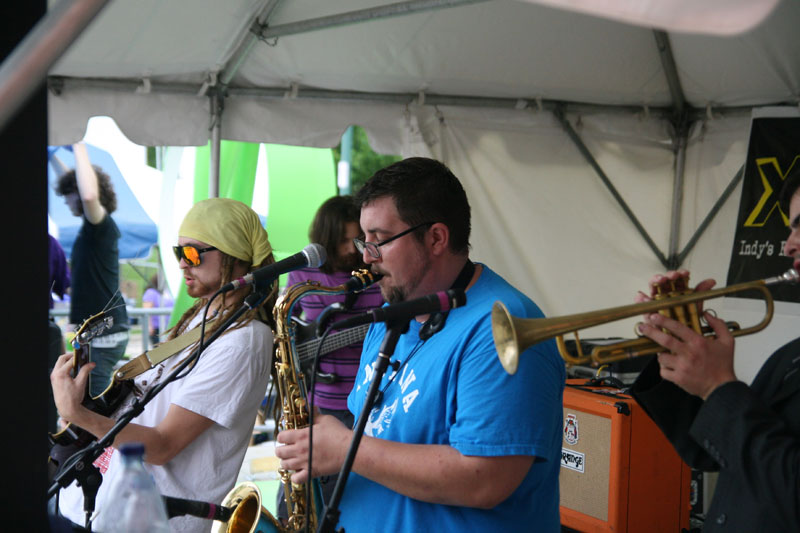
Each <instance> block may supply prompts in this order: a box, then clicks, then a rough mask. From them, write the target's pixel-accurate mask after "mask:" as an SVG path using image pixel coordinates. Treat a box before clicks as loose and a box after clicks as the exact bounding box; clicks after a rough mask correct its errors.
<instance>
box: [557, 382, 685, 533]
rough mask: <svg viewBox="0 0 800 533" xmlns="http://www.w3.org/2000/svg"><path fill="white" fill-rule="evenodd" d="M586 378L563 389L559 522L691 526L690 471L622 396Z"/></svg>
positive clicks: (634, 528)
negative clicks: (592, 383)
mask: <svg viewBox="0 0 800 533" xmlns="http://www.w3.org/2000/svg"><path fill="white" fill-rule="evenodd" d="M587 383H588V382H587V380H585V379H568V380H567V387H566V389H565V391H564V432H563V439H562V443H561V444H562V453H561V473H560V475H559V481H560V484H561V507H560V509H561V524H562V525H563V526H566V527H567V528H569V529H574V530H578V531H582V532H587V533H589V532H595V531H614V532H631V533H638V532H639V531H647V532H648V533H652V532H657V531H664V532H670V533H678V532H680V531H681V529H682V528H686V529H687V530H688V529H689V511H690V504H689V499H690V483H691V469H690V468H689V466H688V465H686V463H684V462H683V461H682V460H681V459H680V457H679V456H678V454H677V452H675V450H674V449H673V447H672V445H671V444H670V443H669V441H667V439H666V438H665V437H664V435H663V434H662V433H661V431H660V430H659V429H658V427H657V426H656V425H655V424H654V423H653V421H652V420H650V417H648V416H647V413H645V412H644V410H643V409H642V408H641V407H640V406H639V404H637V403H636V401H635V400H634V399H633V398H632V397H631V396H630V395H627V394H622V393H620V392H619V389H614V388H611V387H607V386H592V385H588V384H587Z"/></svg>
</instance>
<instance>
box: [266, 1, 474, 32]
mask: <svg viewBox="0 0 800 533" xmlns="http://www.w3.org/2000/svg"><path fill="white" fill-rule="evenodd" d="M486 1H488V0H412V1H409V2H397V3H394V4H388V5H385V6H378V7H372V8H368V9H358V10H356V11H348V12H347V13H339V14H337V15H330V16H327V17H319V18H315V19H308V20H300V21H298V22H289V23H287V24H280V25H278V26H272V27H262V28H261V30H260V31H259V32H258V37H259V38H261V39H271V38H274V37H282V36H284V35H294V34H297V33H307V32H311V31H317V30H324V29H328V28H333V27H336V26H345V25H349V24H357V23H359V22H365V21H367V20H376V19H383V18H388V17H397V16H401V15H410V14H413V13H418V12H420V11H430V10H432V9H443V8H448V7H455V6H459V5H464V4H477V3H480V2H486Z"/></svg>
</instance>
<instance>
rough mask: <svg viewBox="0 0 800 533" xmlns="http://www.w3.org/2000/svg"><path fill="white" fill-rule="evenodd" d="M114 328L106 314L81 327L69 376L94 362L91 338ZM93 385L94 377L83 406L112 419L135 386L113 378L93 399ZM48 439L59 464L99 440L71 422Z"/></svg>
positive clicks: (76, 334)
mask: <svg viewBox="0 0 800 533" xmlns="http://www.w3.org/2000/svg"><path fill="white" fill-rule="evenodd" d="M113 325H114V319H113V318H112V317H110V316H106V313H105V311H103V312H100V313H98V314H96V315H94V316H91V317H89V318H87V319H86V320H85V321H84V322H83V324H81V326H80V328H79V329H78V331H77V332H76V333H75V336H74V337H73V339H72V341H71V344H72V351H73V357H72V371H71V372H70V375H71V376H72V377H75V376H77V375H78V372H79V371H80V369H81V368H83V366H84V365H86V364H87V363H89V362H90V361H91V346H90V344H91V342H92V339H94V338H95V337H97V336H99V335H101V334H102V333H104V332H105V331H107V330H108V329H110V328H111V326H113ZM90 382H91V378H89V380H87V383H86V393H85V396H84V398H83V401H82V402H81V403H82V404H83V405H84V406H86V407H87V408H88V409H90V410H92V411H94V412H96V413H100V414H102V415H104V416H109V415H110V414H111V413H113V412H114V411H115V410H116V409H117V407H119V404H120V403H122V400H124V399H125V398H126V397H127V395H128V393H129V392H130V390H131V388H132V386H133V383H132V382H122V383H117V382H116V381H115V379H113V378H112V380H111V384H109V386H108V388H107V389H106V390H105V391H104V392H103V393H102V394H100V395H99V396H96V397H92V395H91V393H90V390H91V386H90ZM48 440H49V441H50V444H51V445H52V447H51V450H50V459H51V461H53V462H54V463H55V464H56V465H58V464H59V463H60V462H61V460H63V459H66V458H68V457H69V456H70V455H72V453H74V452H75V451H77V450H79V449H81V448H83V447H85V446H87V445H88V444H90V443H91V442H92V441H94V440H96V437H95V436H94V435H92V434H91V433H89V432H88V431H86V430H84V429H82V428H80V427H78V426H76V425H74V424H71V423H69V424H67V425H66V427H64V428H63V429H62V430H61V431H59V432H57V433H55V434H53V433H48Z"/></svg>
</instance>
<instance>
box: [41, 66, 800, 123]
mask: <svg viewBox="0 0 800 533" xmlns="http://www.w3.org/2000/svg"><path fill="white" fill-rule="evenodd" d="M47 82H48V88H49V89H50V91H51V92H52V93H53V94H54V95H56V96H59V95H61V94H63V93H65V92H68V91H71V90H75V89H103V90H113V91H119V92H122V93H131V94H132V93H135V92H136V90H137V89H140V88H141V86H142V82H141V80H120V79H113V78H74V77H67V76H50V77H48V79H47ZM294 91H296V95H295V94H294ZM289 92H292V93H293V95H292V98H293V99H296V100H298V101H299V100H323V101H340V102H379V103H395V104H400V105H406V104H412V103H413V102H415V101H416V100H417V99H418V98H419V93H413V94H412V93H377V92H375V93H368V92H358V91H329V90H325V89H308V88H303V87H299V88H292V87H261V88H253V87H247V88H245V87H230V86H229V87H226V88H225V94H226V97H227V98H237V97H243V98H259V99H264V100H269V99H276V100H285V99H286V94H287V93H289ZM149 94H152V95H159V94H175V95H184V96H194V97H198V96H199V95H198V86H197V85H193V84H188V83H159V82H156V81H153V82H151V84H150V91H149ZM521 103H524V104H527V106H526V107H530V108H535V107H538V106H539V103H541V106H542V107H541V108H542V109H543V110H547V111H552V110H554V109H555V108H556V107H558V106H562V107H563V108H564V109H565V110H568V111H569V112H571V113H572V112H574V113H625V114H635V113H641V112H642V106H641V105H611V104H593V103H586V102H561V101H558V100H542V101H541V102H538V101H536V100H533V99H525V98H492V97H484V96H459V95H449V94H430V93H426V94H425V105H432V106H433V105H438V106H460V107H487V108H496V109H519V108H520V104H521ZM765 105H766V104H765ZM769 105H771V106H785V107H792V108H796V107H797V102H789V101H775V102H772V103H770V104H769ZM648 110H649V113H650V115H651V116H656V117H658V118H664V117H670V116H673V108H671V107H663V106H654V107H650V108H648ZM525 112H528V111H525ZM752 112H753V107H752V106H727V107H726V106H718V107H714V116H721V117H725V116H748V117H749V116H750V115H751V114H752ZM706 113H707V112H706V110H705V109H693V108H687V110H686V115H687V117H689V118H691V119H693V120H695V119H700V120H702V119H703V118H706Z"/></svg>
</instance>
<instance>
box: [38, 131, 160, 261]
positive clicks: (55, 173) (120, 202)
mask: <svg viewBox="0 0 800 533" xmlns="http://www.w3.org/2000/svg"><path fill="white" fill-rule="evenodd" d="M86 148H87V150H88V152H89V159H90V160H91V161H92V164H93V165H97V166H98V167H100V168H102V169H103V171H104V172H105V173H106V174H108V175H109V177H110V178H111V184H112V185H113V186H114V192H115V193H116V194H117V210H116V211H114V213H112V216H113V217H114V221H115V222H116V223H117V226H118V227H119V230H120V232H121V233H122V237H121V238H120V240H119V258H120V259H135V258H142V257H147V256H148V255H149V254H150V248H151V247H152V246H154V245H155V244H157V243H158V227H157V226H156V224H155V223H154V222H153V220H152V219H151V218H150V217H149V216H148V215H147V213H146V212H145V210H144V209H143V208H142V206H141V204H140V203H139V201H138V200H137V199H136V196H134V194H133V191H131V189H130V187H128V184H127V182H126V181H125V178H123V177H122V173H121V172H120V170H119V168H117V165H116V163H115V162H114V159H113V157H111V154H109V153H108V152H106V151H105V150H101V149H100V148H97V147H96V146H92V145H89V144H87V145H86ZM48 160H49V164H48V166H47V175H48V183H49V187H48V197H47V198H48V208H47V211H48V214H49V215H50V218H51V219H52V220H53V222H54V223H55V224H56V226H58V242H59V244H61V247H62V248H63V249H64V253H65V254H66V255H67V257H71V255H72V244H73V243H74V242H75V237H76V236H77V235H78V230H79V229H80V227H81V222H82V221H81V219H80V218H79V217H76V216H74V215H73V214H72V212H71V211H70V210H69V207H67V205H66V202H64V198H62V197H60V196H58V195H57V194H56V192H55V186H56V182H57V180H58V177H59V176H60V175H61V174H62V172H64V171H65V170H69V169H72V168H74V167H75V157H74V156H73V154H72V150H71V149H70V148H68V147H62V146H51V147H49V149H48Z"/></svg>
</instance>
